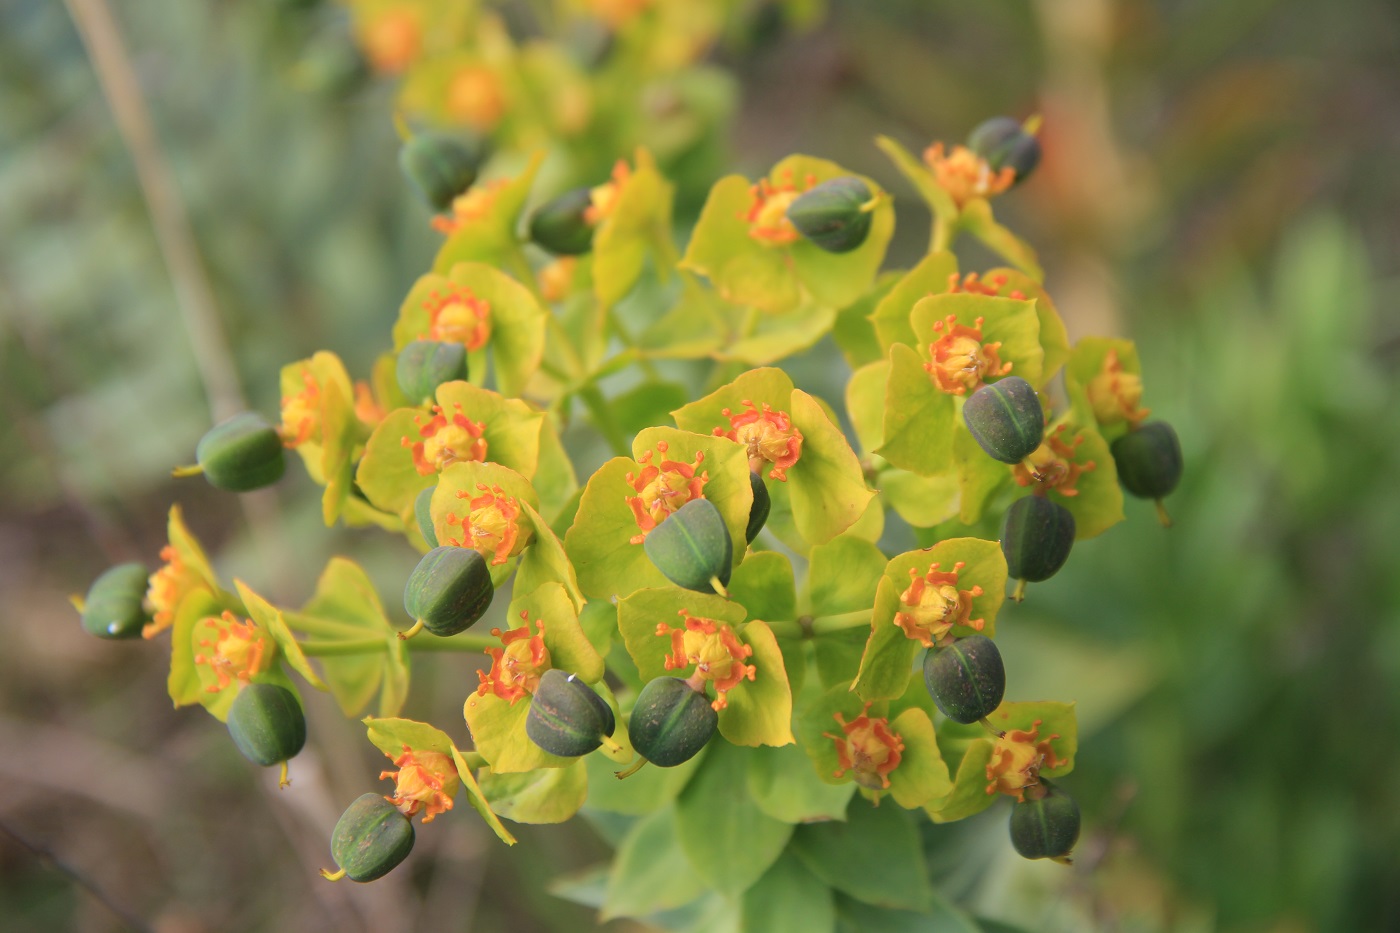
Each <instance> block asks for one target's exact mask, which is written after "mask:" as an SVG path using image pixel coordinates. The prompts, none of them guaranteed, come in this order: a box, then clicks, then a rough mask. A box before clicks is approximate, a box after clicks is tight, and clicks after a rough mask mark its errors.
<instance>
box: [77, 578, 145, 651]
mask: <svg viewBox="0 0 1400 933" xmlns="http://www.w3.org/2000/svg"><path fill="white" fill-rule="evenodd" d="M149 584H150V578H149V576H148V575H147V572H146V568H145V567H144V566H143V565H141V564H137V563H130V564H118V565H117V566H115V567H112V568H111V569H109V570H106V571H104V572H103V573H102V575H101V576H100V577H98V578H97V579H96V580H94V581H92V586H90V587H88V591H87V596H85V597H84V598H83V628H84V629H86V630H87V631H88V634H90V635H96V636H97V637H98V638H135V637H137V636H138V635H140V634H141V629H142V627H143V626H144V625H145V624H146V623H147V622H150V621H151V614H150V613H149V612H147V611H146V606H145V600H146V588H147V587H148V586H149Z"/></svg>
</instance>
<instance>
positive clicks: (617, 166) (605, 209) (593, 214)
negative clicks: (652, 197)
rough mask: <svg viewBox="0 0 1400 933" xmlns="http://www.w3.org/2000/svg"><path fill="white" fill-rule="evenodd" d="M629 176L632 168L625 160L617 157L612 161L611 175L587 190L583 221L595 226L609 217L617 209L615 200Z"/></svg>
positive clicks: (620, 193)
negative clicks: (590, 189)
mask: <svg viewBox="0 0 1400 933" xmlns="http://www.w3.org/2000/svg"><path fill="white" fill-rule="evenodd" d="M631 177H632V168H631V166H629V165H628V164H627V160H625V159H618V160H617V161H616V162H615V163H613V170H612V177H611V178H610V179H608V180H607V181H605V182H603V183H602V184H601V185H598V186H597V187H596V188H594V189H593V190H592V191H590V192H589V195H588V200H589V204H588V207H586V208H584V211H583V219H584V221H585V222H586V223H588V224H589V225H591V226H594V227H596V226H598V224H600V223H602V222H603V221H604V220H606V219H607V218H609V217H611V216H612V213H613V211H615V210H617V202H618V199H619V198H621V197H622V189H623V188H624V187H626V185H627V180H628V179H629V178H631Z"/></svg>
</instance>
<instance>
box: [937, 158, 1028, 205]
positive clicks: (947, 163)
mask: <svg viewBox="0 0 1400 933" xmlns="http://www.w3.org/2000/svg"><path fill="white" fill-rule="evenodd" d="M924 162H925V163H927V165H928V167H929V168H930V169H931V170H932V171H933V177H934V179H935V180H936V181H937V182H938V185H939V187H941V188H942V189H943V190H944V191H947V192H948V195H949V196H950V197H951V198H952V199H953V202H954V203H955V204H957V205H958V207H962V206H963V205H964V204H966V203H967V202H968V201H971V200H973V199H974V198H994V197H996V196H997V195H999V194H1001V193H1002V192H1003V191H1005V190H1006V189H1007V188H1010V187H1011V186H1012V184H1013V183H1015V181H1016V170H1015V169H1014V168H1012V167H1011V166H1009V165H1008V166H1006V167H1004V168H1002V169H1001V170H1000V171H993V170H992V167H991V166H990V165H988V164H987V160H986V159H984V158H982V157H981V156H979V155H978V154H977V153H975V152H973V151H972V150H971V149H969V148H967V147H966V146H954V147H953V151H952V152H949V153H945V152H944V151H943V144H942V143H934V144H933V145H932V146H929V147H928V148H927V149H925V150H924Z"/></svg>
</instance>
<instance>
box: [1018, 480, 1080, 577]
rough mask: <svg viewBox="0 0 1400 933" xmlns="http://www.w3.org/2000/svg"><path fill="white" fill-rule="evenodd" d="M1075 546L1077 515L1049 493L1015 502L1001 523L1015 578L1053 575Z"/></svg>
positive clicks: (1063, 563)
mask: <svg viewBox="0 0 1400 933" xmlns="http://www.w3.org/2000/svg"><path fill="white" fill-rule="evenodd" d="M1073 546H1074V516H1073V515H1071V514H1070V511H1069V509H1067V508H1065V507H1064V506H1062V505H1060V504H1059V503H1058V502H1051V501H1050V500H1049V498H1047V497H1045V496H1026V497H1025V498H1023V499H1017V500H1016V501H1015V502H1013V503H1011V508H1009V509H1007V510H1006V518H1005V519H1003V520H1002V523H1001V552H1002V554H1004V555H1006V572H1007V574H1008V575H1009V576H1010V577H1011V579H1013V580H1025V581H1027V582H1028V583H1039V582H1040V581H1041V580H1048V579H1050V578H1051V577H1053V576H1054V575H1055V574H1056V573H1057V572H1058V571H1059V569H1060V568H1061V567H1063V566H1064V565H1065V561H1066V560H1068V559H1069V551H1070V548H1071V547H1073Z"/></svg>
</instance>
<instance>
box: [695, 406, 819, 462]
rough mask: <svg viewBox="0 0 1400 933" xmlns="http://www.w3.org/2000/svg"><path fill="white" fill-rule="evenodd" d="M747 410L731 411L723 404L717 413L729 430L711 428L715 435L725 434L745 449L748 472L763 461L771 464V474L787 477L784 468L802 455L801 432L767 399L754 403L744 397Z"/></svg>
mask: <svg viewBox="0 0 1400 933" xmlns="http://www.w3.org/2000/svg"><path fill="white" fill-rule="evenodd" d="M744 405H745V407H746V408H747V409H748V410H747V411H741V412H740V413H739V414H737V415H736V414H734V412H733V411H731V410H730V409H728V408H726V409H724V410H723V411H722V412H720V414H722V415H724V417H726V418H728V419H729V430H728V431H726V430H725V429H724V428H715V432H714V433H715V437H727V438H729V439H730V440H731V441H737V442H739V443H740V444H743V445H744V447H746V448H747V449H748V453H749V472H750V473H757V472H759V471H760V470H762V469H763V464H764V463H771V464H773V469H772V471H771V472H770V473H769V474H768V475H769V476H770V477H771V478H773V479H777V480H783V481H784V482H786V481H787V471H788V468H789V467H791V466H792V465H793V464H794V463H796V462H797V458H798V457H800V456H802V432H801V431H799V430H797V429H796V428H794V427H793V426H792V418H790V417H789V416H788V413H787V412H785V411H774V410H773V406H772V405H769V404H768V403H767V402H765V403H764V404H763V409H762V410H761V411H760V410H759V408H758V406H757V405H755V404H754V403H753V402H751V401H750V400H748V399H744Z"/></svg>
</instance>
